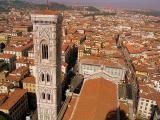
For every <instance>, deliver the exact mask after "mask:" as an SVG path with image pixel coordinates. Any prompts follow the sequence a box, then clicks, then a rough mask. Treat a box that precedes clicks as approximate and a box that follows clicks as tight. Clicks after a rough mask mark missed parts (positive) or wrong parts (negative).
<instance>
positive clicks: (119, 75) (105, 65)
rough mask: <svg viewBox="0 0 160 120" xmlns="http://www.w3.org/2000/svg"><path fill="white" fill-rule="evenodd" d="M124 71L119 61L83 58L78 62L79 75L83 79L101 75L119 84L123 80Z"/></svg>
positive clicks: (90, 57) (122, 62) (124, 68)
mask: <svg viewBox="0 0 160 120" xmlns="http://www.w3.org/2000/svg"><path fill="white" fill-rule="evenodd" d="M126 71H127V69H126V67H125V63H124V61H123V60H121V59H116V58H115V59H105V58H102V57H95V56H85V57H82V58H81V59H80V61H79V73H80V74H82V75H84V78H88V77H90V76H93V75H94V76H97V74H99V73H100V74H101V73H103V74H106V75H107V76H108V77H110V79H113V80H115V82H120V81H123V80H125V75H126ZM95 74H96V75H95ZM106 79H107V78H106Z"/></svg>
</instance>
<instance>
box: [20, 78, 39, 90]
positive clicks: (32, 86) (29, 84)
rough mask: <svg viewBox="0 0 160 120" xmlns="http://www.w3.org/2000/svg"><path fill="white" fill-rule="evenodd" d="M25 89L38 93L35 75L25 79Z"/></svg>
mask: <svg viewBox="0 0 160 120" xmlns="http://www.w3.org/2000/svg"><path fill="white" fill-rule="evenodd" d="M23 89H26V90H27V91H28V92H31V93H36V81H35V77H34V76H30V77H26V78H25V79H23Z"/></svg>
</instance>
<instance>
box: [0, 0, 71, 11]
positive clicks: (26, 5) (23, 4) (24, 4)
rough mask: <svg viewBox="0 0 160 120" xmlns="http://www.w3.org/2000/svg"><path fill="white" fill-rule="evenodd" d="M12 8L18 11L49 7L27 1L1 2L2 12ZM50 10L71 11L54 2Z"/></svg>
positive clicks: (0, 8) (5, 0) (1, 0)
mask: <svg viewBox="0 0 160 120" xmlns="http://www.w3.org/2000/svg"><path fill="white" fill-rule="evenodd" d="M11 7H15V8H17V9H32V8H39V9H44V8H46V7H47V5H46V4H44V3H41V4H35V3H32V2H28V1H25V0H10V3H9V2H8V1H7V0H0V11H8V10H9V8H11ZM49 8H50V9H54V10H66V9H70V8H69V7H67V6H65V5H63V4H59V3H54V2H51V3H49Z"/></svg>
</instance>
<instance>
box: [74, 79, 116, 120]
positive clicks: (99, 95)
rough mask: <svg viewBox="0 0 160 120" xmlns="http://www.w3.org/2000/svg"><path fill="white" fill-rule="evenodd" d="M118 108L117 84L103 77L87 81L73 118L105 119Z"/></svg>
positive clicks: (84, 119)
mask: <svg viewBox="0 0 160 120" xmlns="http://www.w3.org/2000/svg"><path fill="white" fill-rule="evenodd" d="M116 109H117V85H116V84H114V83H112V82H111V81H108V80H105V79H103V78H98V79H93V80H87V81H85V83H84V85H83V88H82V91H81V94H80V97H79V100H78V102H77V106H76V108H75V110H74V112H73V114H72V120H105V118H106V116H107V113H109V112H110V111H112V110H116Z"/></svg>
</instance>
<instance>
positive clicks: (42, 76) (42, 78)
mask: <svg viewBox="0 0 160 120" xmlns="http://www.w3.org/2000/svg"><path fill="white" fill-rule="evenodd" d="M41 80H42V81H44V74H43V73H42V74H41Z"/></svg>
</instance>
